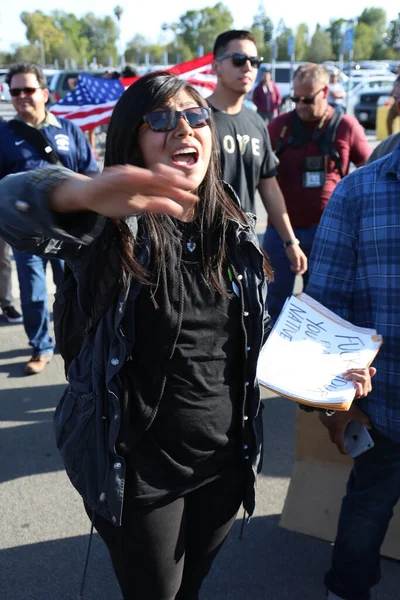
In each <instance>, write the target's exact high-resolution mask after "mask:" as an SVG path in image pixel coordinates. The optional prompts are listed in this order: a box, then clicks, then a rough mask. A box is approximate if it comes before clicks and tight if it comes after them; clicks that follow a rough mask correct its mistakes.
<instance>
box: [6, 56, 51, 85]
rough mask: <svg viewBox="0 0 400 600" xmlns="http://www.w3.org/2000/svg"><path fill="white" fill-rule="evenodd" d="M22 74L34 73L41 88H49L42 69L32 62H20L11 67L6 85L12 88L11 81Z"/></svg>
mask: <svg viewBox="0 0 400 600" xmlns="http://www.w3.org/2000/svg"><path fill="white" fill-rule="evenodd" d="M20 73H24V74H26V73H33V74H34V75H36V79H37V80H38V83H39V85H40V87H41V88H45V87H47V80H46V75H45V74H44V73H43V71H42V69H41V68H40V67H39V66H38V65H35V64H34V63H30V62H19V63H16V64H15V65H11V67H10V68H9V70H8V73H7V75H6V83H7V84H8V85H9V86H10V85H11V79H12V78H13V77H14V75H19V74H20Z"/></svg>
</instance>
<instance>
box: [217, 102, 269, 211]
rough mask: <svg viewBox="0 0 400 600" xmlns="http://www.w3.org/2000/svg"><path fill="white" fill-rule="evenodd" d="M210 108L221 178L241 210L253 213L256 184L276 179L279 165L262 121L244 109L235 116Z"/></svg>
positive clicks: (255, 114)
mask: <svg viewBox="0 0 400 600" xmlns="http://www.w3.org/2000/svg"><path fill="white" fill-rule="evenodd" d="M210 107H211V108H212V111H213V116H214V120H215V124H216V127H217V131H218V137H219V142H220V146H221V163H222V179H223V180H224V181H226V182H227V183H229V184H230V185H231V186H232V187H233V189H234V190H235V192H236V193H237V195H238V196H239V200H240V203H241V205H242V208H243V210H244V211H246V212H252V213H254V214H255V212H256V208H255V193H256V190H257V188H258V184H259V181H260V179H268V178H269V177H273V176H275V175H276V167H277V165H278V164H279V161H278V159H277V158H276V156H275V154H274V152H273V150H272V147H271V141H270V139H269V134H268V130H267V127H266V125H265V122H264V121H263V119H262V118H261V117H260V116H259V115H258V114H257V113H256V112H255V111H253V110H250V109H249V108H246V107H245V106H244V107H243V108H242V110H241V111H240V112H239V113H237V114H235V115H228V114H227V113H224V112H221V111H219V110H217V109H216V108H215V107H213V106H212V105H211V104H210Z"/></svg>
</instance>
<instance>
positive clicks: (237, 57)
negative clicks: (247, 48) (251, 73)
mask: <svg viewBox="0 0 400 600" xmlns="http://www.w3.org/2000/svg"><path fill="white" fill-rule="evenodd" d="M225 58H231V59H232V64H233V66H234V67H244V65H245V64H246V62H247V61H249V62H250V64H251V66H252V67H253V69H258V67H259V66H260V65H261V63H262V61H263V60H264V59H263V57H262V56H247V54H243V53H242V52H228V53H227V54H222V55H221V56H216V57H215V60H225Z"/></svg>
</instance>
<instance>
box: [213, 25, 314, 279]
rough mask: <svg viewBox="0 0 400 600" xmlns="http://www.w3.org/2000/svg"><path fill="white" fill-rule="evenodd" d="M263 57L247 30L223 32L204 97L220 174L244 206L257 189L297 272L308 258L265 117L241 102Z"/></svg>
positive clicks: (250, 208) (252, 199) (252, 202)
mask: <svg viewBox="0 0 400 600" xmlns="http://www.w3.org/2000/svg"><path fill="white" fill-rule="evenodd" d="M261 61H262V59H260V58H259V57H258V56H257V47H256V44H255V38H254V36H253V35H252V33H250V32H249V31H236V30H233V31H226V32H225V33H222V34H221V35H219V36H218V37H217V39H216V41H215V44H214V60H213V71H214V73H215V74H216V76H217V86H216V88H215V91H214V92H213V94H211V96H209V98H208V102H209V104H210V107H211V108H212V110H213V114H214V120H215V123H216V126H217V131H218V136H219V141H220V145H221V162H222V176H223V179H224V181H226V182H227V183H229V184H230V185H231V186H232V187H233V188H234V190H235V191H236V193H237V194H238V196H239V198H240V202H241V204H242V207H243V209H244V210H245V211H249V212H253V213H255V194H256V190H258V191H259V193H260V196H261V199H262V202H263V204H264V206H265V209H266V211H267V213H268V214H269V215H270V217H271V220H272V221H273V223H274V225H275V227H276V229H277V231H278V233H279V235H280V236H281V238H282V243H283V244H284V246H285V248H286V251H287V255H288V258H289V260H290V262H291V269H292V270H293V271H294V272H295V273H298V274H299V275H301V274H302V273H304V272H305V271H306V270H307V258H306V256H305V254H304V253H303V251H302V250H301V248H300V246H299V241H298V239H297V238H296V237H295V234H294V231H293V228H292V226H291V224H290V219H289V216H288V214H287V211H286V205H285V200H284V198H283V195H282V192H281V190H280V188H279V185H278V183H277V181H276V166H277V165H278V162H279V161H278V159H277V158H276V156H275V154H274V153H273V151H272V148H271V142H270V139H269V135H268V131H267V128H266V126H265V123H264V121H263V119H262V118H261V117H260V116H259V115H257V114H256V113H255V112H254V111H252V110H250V109H248V108H246V107H245V106H243V100H244V98H245V95H246V94H247V93H248V92H249V91H250V90H251V88H252V87H253V84H254V81H255V78H256V74H257V69H258V67H259V65H260V63H261Z"/></svg>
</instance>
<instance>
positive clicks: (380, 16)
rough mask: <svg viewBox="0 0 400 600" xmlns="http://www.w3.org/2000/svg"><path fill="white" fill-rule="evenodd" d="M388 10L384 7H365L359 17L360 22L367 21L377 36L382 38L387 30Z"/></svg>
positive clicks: (366, 23)
mask: <svg viewBox="0 0 400 600" xmlns="http://www.w3.org/2000/svg"><path fill="white" fill-rule="evenodd" d="M386 21H387V18H386V12H385V11H384V10H383V8H376V7H371V8H364V10H363V12H362V13H361V16H359V17H358V23H365V25H368V26H369V27H371V28H372V29H373V30H374V31H375V35H376V37H377V38H382V37H383V36H384V34H385V31H386Z"/></svg>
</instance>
